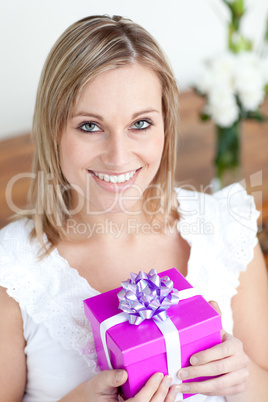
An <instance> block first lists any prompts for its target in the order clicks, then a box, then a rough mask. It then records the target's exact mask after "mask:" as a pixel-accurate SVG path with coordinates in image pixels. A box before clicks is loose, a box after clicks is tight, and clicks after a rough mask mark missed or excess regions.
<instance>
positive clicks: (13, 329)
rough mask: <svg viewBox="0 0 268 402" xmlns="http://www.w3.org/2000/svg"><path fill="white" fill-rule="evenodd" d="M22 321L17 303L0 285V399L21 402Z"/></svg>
mask: <svg viewBox="0 0 268 402" xmlns="http://www.w3.org/2000/svg"><path fill="white" fill-rule="evenodd" d="M24 347H25V341H24V337H23V323H22V317H21V311H20V308H19V305H18V303H16V301H15V300H13V299H12V298H11V297H9V296H8V294H7V292H6V289H4V288H2V287H0V384H1V385H0V401H5V402H19V401H20V402H21V401H22V399H23V395H24V391H25V384H26V358H25V354H24Z"/></svg>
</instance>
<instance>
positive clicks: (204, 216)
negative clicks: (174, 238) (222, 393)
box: [0, 184, 258, 402]
mask: <svg viewBox="0 0 268 402" xmlns="http://www.w3.org/2000/svg"><path fill="white" fill-rule="evenodd" d="M176 192H177V196H178V200H179V203H180V208H179V212H180V215H181V219H180V221H179V223H178V230H179V232H180V233H181V235H182V237H183V238H184V239H185V240H186V241H187V242H188V243H189V244H190V246H191V253H190V259H189V262H188V275H187V280H188V281H189V282H190V283H191V284H192V285H193V286H194V287H196V288H198V290H199V291H200V292H201V293H202V294H203V296H204V297H205V298H206V299H207V300H216V301H217V302H218V303H219V305H220V308H221V310H222V314H223V326H224V328H225V329H226V330H227V331H228V332H232V326H233V320H232V311H231V298H232V296H233V295H235V293H236V288H237V286H238V284H239V281H238V277H239V273H240V272H241V271H245V270H246V267H247V264H248V263H249V262H250V260H251V259H252V257H253V249H254V246H255V245H256V243H257V239H256V230H257V224H256V219H257V217H258V212H257V211H256V209H255V205H254V201H253V197H251V196H248V195H247V194H246V192H245V190H244V189H243V188H242V187H241V186H240V185H238V184H236V185H232V186H230V187H227V188H225V189H224V190H221V191H219V192H218V193H216V194H214V195H213V196H210V195H205V194H202V193H196V192H192V191H187V190H185V189H182V188H178V189H176ZM31 228H32V222H31V221H29V220H26V219H22V220H20V221H17V222H14V223H11V224H9V225H8V226H6V227H5V228H4V229H2V230H1V231H0V286H3V287H5V288H7V292H8V294H9V295H10V296H11V297H13V298H14V299H15V300H16V301H17V302H18V303H19V305H20V309H21V313H22V317H23V326H24V337H25V340H26V347H25V354H26V356H27V369H28V372H27V388H26V393H25V396H24V401H25V402H40V401H41V402H45V401H57V400H58V399H60V398H61V397H63V396H64V395H66V394H67V393H68V392H70V391H71V390H72V389H73V388H75V387H76V386H77V385H78V384H79V383H81V382H83V381H85V380H87V379H89V378H90V377H92V376H93V375H94V374H95V373H96V371H98V366H97V361H96V354H95V349H94V342H93V337H92V332H91V328H90V324H89V322H88V320H87V319H86V317H85V315H84V309H83V300H84V299H86V298H88V297H91V296H94V295H96V294H98V292H97V291H96V290H94V289H93V288H91V286H90V284H89V283H88V282H87V281H86V280H85V279H84V278H83V277H81V276H80V275H79V274H78V272H77V270H76V269H75V267H74V268H71V267H70V266H69V265H68V263H67V261H66V260H64V259H63V258H62V257H61V256H60V255H59V254H58V252H57V250H54V251H52V252H51V254H50V255H49V256H47V257H45V258H44V259H43V260H41V261H38V259H37V254H38V251H39V243H38V242H37V241H33V242H30V240H29V236H28V234H29V232H30V230H31ZM163 268H165V267H163ZM167 268H170V267H167ZM138 270H139V268H138V267H137V271H138ZM126 279H127V278H126ZM188 401H189V402H190V401H195V402H221V401H224V398H222V397H206V396H202V395H196V396H194V397H192V398H189V399H188Z"/></svg>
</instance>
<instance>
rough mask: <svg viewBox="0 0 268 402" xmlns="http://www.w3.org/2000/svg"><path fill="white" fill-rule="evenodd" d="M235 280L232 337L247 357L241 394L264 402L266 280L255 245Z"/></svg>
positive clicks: (267, 394)
mask: <svg viewBox="0 0 268 402" xmlns="http://www.w3.org/2000/svg"><path fill="white" fill-rule="evenodd" d="M239 279H240V285H239V287H238V293H237V294H236V295H235V296H234V297H233V300H232V309H233V317H234V336H235V337H237V338H239V339H240V340H241V341H242V343H243V346H244V351H245V353H246V354H247V356H248V357H249V359H250V364H249V380H248V384H247V387H246V390H245V393H244V394H245V397H247V398H248V400H249V401H250V402H251V401H258V402H262V401H263V402H267V398H268V279H267V267H266V266H265V261H264V258H263V255H262V252H261V250H260V246H259V245H257V246H256V248H255V250H254V259H253V260H252V261H251V263H250V264H249V265H248V268H247V270H246V272H243V273H241V275H240V278H239ZM246 400H247V399H244V400H243V401H246ZM233 401H235V402H236V399H230V402H233ZM238 401H240V400H238ZM228 402H229V399H228Z"/></svg>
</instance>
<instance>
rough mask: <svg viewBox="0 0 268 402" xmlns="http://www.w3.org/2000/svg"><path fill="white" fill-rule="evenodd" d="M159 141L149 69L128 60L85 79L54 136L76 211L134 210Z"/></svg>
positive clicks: (158, 101)
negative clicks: (58, 136)
mask: <svg viewBox="0 0 268 402" xmlns="http://www.w3.org/2000/svg"><path fill="white" fill-rule="evenodd" d="M163 145H164V123H163V114H162V88H161V83H160V81H159V78H158V77H157V75H156V74H155V73H154V72H153V71H152V70H151V69H149V68H146V67H144V66H142V65H140V64H137V63H136V64H129V65H126V66H124V67H120V68H116V69H113V70H109V71H106V72H103V73H101V74H100V75H98V76H97V77H96V78H95V79H93V80H92V81H90V82H89V83H88V84H87V85H86V86H85V87H84V89H83V91H82V93H81V96H80V97H79V100H78V102H77V104H76V106H75V107H74V110H73V114H72V116H71V118H70V120H69V121H68V123H67V126H66V129H64V131H63V132H62V135H61V141H60V160H61V169H62V172H63V174H64V176H65V178H66V179H67V180H68V182H69V183H70V184H71V185H72V187H73V188H74V189H75V190H77V193H78V204H76V212H81V211H79V209H81V210H83V211H86V212H87V213H95V214H96V213H101V214H102V213H105V212H122V211H123V212H124V211H125V212H130V211H133V210H135V211H136V212H137V209H138V208H140V207H141V205H142V202H141V199H142V194H143V193H144V191H145V189H146V188H147V187H148V186H149V184H150V183H151V181H152V179H153V178H154V176H155V174H156V172H157V170H158V167H159V164H160V160H161V156H162V151H163Z"/></svg>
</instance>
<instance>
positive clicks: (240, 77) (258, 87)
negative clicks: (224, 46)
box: [234, 52, 265, 111]
mask: <svg viewBox="0 0 268 402" xmlns="http://www.w3.org/2000/svg"><path fill="white" fill-rule="evenodd" d="M234 88H235V90H236V92H237V94H238V97H239V100H240V102H241V104H242V107H243V108H244V109H245V110H251V111H254V110H256V109H258V107H259V106H260V104H261V103H262V102H263V100H264V97H265V91H264V88H265V77H264V74H263V69H262V62H261V59H260V58H259V57H258V56H257V55H256V54H254V53H253V52H244V53H239V54H238V55H237V57H236V62H235V65H234Z"/></svg>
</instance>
